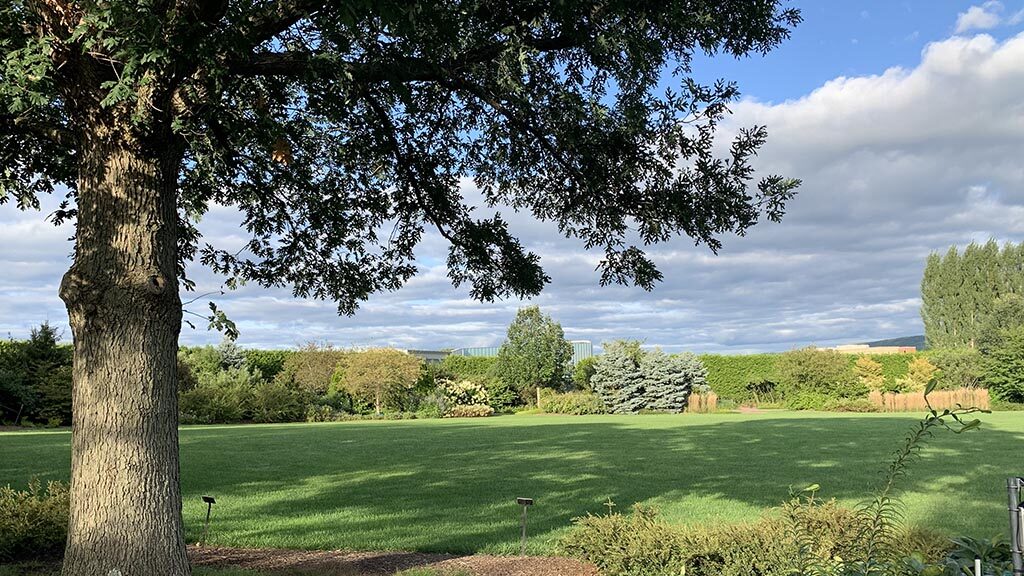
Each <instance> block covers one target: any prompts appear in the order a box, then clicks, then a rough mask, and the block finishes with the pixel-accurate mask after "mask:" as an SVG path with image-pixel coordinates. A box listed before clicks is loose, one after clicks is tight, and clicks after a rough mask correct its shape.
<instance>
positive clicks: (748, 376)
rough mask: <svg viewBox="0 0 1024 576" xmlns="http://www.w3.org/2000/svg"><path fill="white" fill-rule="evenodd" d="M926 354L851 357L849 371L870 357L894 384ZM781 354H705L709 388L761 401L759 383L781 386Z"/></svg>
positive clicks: (740, 399)
mask: <svg viewBox="0 0 1024 576" xmlns="http://www.w3.org/2000/svg"><path fill="white" fill-rule="evenodd" d="M925 354H926V353H924V352H908V353H903V354H849V360H850V370H851V372H852V370H853V365H854V363H855V362H856V361H857V359H858V358H860V357H861V356H868V357H869V358H871V359H872V360H874V361H876V362H878V363H879V364H881V365H882V373H883V374H884V375H885V379H886V380H888V381H895V380H896V379H897V378H902V377H904V376H906V374H907V366H908V365H909V364H910V362H911V361H912V360H913V359H914V358H917V357H918V356H921V355H925ZM780 356H781V355H780V354H742V355H735V356H726V355H721V354H704V355H702V356H701V357H700V360H701V362H703V363H704V366H705V367H706V368H707V369H708V385H709V386H711V389H712V390H713V391H714V392H715V394H718V396H719V397H721V398H727V399H729V400H733V401H736V402H753V401H755V400H758V399H761V400H764V398H763V397H761V394H760V392H759V391H758V390H757V389H756V386H755V385H756V384H760V383H762V382H774V383H778V378H779V376H778V373H777V372H776V365H777V362H778V359H779V357H780Z"/></svg>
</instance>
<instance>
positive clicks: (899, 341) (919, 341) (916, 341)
mask: <svg viewBox="0 0 1024 576" xmlns="http://www.w3.org/2000/svg"><path fill="white" fill-rule="evenodd" d="M864 344H867V345H868V346H913V347H915V348H917V349H918V350H924V347H925V342H924V334H921V335H918V336H902V337H900V338H888V339H886V340H875V341H874V342H864Z"/></svg>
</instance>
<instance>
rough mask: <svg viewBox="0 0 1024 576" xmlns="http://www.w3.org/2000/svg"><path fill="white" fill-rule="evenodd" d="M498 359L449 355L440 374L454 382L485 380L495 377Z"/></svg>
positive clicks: (442, 363) (443, 362) (442, 362)
mask: <svg viewBox="0 0 1024 576" xmlns="http://www.w3.org/2000/svg"><path fill="white" fill-rule="evenodd" d="M497 361H498V359H497V358H494V357H489V356H457V355H454V354H449V355H448V356H445V357H444V360H442V361H441V366H440V370H439V372H441V376H442V377H448V378H449V379H453V380H466V379H468V378H484V377H486V376H493V375H494V365H495V364H496V363H497Z"/></svg>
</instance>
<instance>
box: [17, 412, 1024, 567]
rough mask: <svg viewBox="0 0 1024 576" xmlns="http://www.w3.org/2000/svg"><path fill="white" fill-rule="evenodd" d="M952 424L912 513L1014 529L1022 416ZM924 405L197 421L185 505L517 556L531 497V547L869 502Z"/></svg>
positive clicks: (38, 452)
mask: <svg viewBox="0 0 1024 576" xmlns="http://www.w3.org/2000/svg"><path fill="white" fill-rule="evenodd" d="M983 419H984V421H985V424H984V426H983V428H982V429H981V430H978V431H972V432H970V433H967V434H965V435H963V436H954V435H953V434H940V435H938V436H937V437H936V438H935V439H934V440H933V442H932V443H931V444H930V446H929V447H928V448H927V449H926V450H925V451H924V452H923V454H922V459H921V460H920V461H918V462H917V463H915V464H914V466H913V468H912V470H911V473H910V476H909V478H908V479H907V480H906V482H905V484H904V486H905V487H906V488H907V491H906V492H905V493H904V501H905V503H906V504H907V507H908V511H909V515H908V516H909V520H910V521H913V522H916V523H923V524H927V525H930V526H933V527H935V528H939V529H942V530H945V531H948V532H949V533H951V534H952V533H965V534H972V535H976V536H992V535H994V534H997V533H1002V532H1004V531H1005V528H1004V523H1005V522H1006V502H1005V494H1006V492H1005V478H1006V477H1007V476H1010V475H1013V474H1022V473H1024V450H1022V447H1024V443H1022V441H1024V413H997V414H992V415H985V416H983ZM912 422H913V417H912V416H891V415H874V414H872V415H849V414H822V413H787V412H780V413H763V414H744V415H741V414H715V415H683V416H670V415H652V416H635V417H628V416H619V417H615V416H598V417H548V416H504V417H498V418H486V419H472V420H429V421H428V420H423V421H417V420H412V421H397V422H347V423H329V424H290V425H259V426H255V425H254V426H208V427H185V428H183V429H182V432H181V456H182V482H183V486H184V494H185V507H184V515H185V522H186V525H187V529H188V537H189V540H190V541H195V540H197V539H198V537H199V533H200V529H201V522H202V518H203V513H204V512H205V508H204V505H203V504H202V503H201V502H200V499H199V497H200V496H201V495H203V494H210V495H213V496H216V498H217V502H218V504H217V505H216V506H215V507H214V513H213V525H212V530H211V532H212V536H211V543H213V544H219V545H231V546H246V547H260V546H269V547H285V548H308V549H337V548H342V549H405V550H424V551H446V552H466V551H484V552H498V553H501V552H512V551H517V550H518V545H517V539H518V534H519V509H518V508H517V507H516V506H515V504H514V499H515V497H517V496H529V497H533V498H535V499H536V501H537V504H536V506H534V507H533V508H532V509H531V510H530V533H531V535H532V540H531V548H532V551H533V552H547V551H550V547H551V541H552V539H553V538H555V537H557V536H558V535H559V533H560V532H561V531H563V530H564V529H565V528H566V527H567V526H568V525H569V523H570V519H571V518H573V517H574V516H579V515H582V514H586V513H587V512H595V513H600V512H602V511H603V510H605V508H604V507H603V505H602V503H603V502H605V501H606V500H608V499H609V498H610V499H611V500H613V501H614V502H616V503H617V504H618V505H620V506H623V507H626V506H629V505H630V504H632V503H633V502H645V503H648V504H655V505H657V506H659V507H661V508H662V510H663V511H664V514H665V516H666V517H667V518H668V519H670V520H672V521H676V522H735V521H742V520H746V519H751V518H754V517H756V516H757V515H759V514H760V513H761V512H762V511H764V510H765V509H768V508H770V507H772V506H775V505H777V504H779V503H781V502H782V501H783V500H785V499H786V498H787V497H788V494H789V489H790V487H791V486H794V487H803V486H805V485H807V484H810V483H818V484H820V485H821V486H822V491H821V493H822V495H824V496H829V497H836V498H839V499H840V500H843V501H845V502H849V503H856V502H858V501H860V500H861V499H863V498H864V497H866V496H867V495H868V494H869V491H870V490H871V489H872V488H873V487H874V486H875V485H876V484H877V482H878V480H879V479H880V475H881V474H880V470H881V469H882V467H883V463H884V461H885V460H886V459H887V458H888V455H889V454H890V452H892V451H893V450H894V449H895V448H896V447H897V445H898V443H899V442H900V439H901V438H902V436H903V435H904V433H905V431H906V430H907V429H908V427H909V426H910V425H911V423H912ZM69 440H70V437H69V434H68V433H67V432H49V431H48V432H42V431H40V432H13V433H5V434H0V484H6V483H8V482H10V483H12V484H14V485H15V486H24V485H25V484H26V483H27V482H28V481H29V479H30V478H31V477H33V476H39V477H41V478H44V479H47V478H59V479H66V478H67V476H68V459H69V450H70V448H69Z"/></svg>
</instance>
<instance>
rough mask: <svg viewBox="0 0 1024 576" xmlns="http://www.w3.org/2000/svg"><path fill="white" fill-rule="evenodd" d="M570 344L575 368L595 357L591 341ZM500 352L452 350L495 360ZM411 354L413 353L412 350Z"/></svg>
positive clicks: (485, 348)
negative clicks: (580, 362) (583, 361)
mask: <svg viewBox="0 0 1024 576" xmlns="http://www.w3.org/2000/svg"><path fill="white" fill-rule="evenodd" d="M569 344H572V363H573V365H574V366H575V365H576V363H577V362H579V361H580V360H583V359H585V358H590V357H591V356H593V355H594V344H593V343H592V342H591V341H590V340H570V341H569ZM499 350H501V346H473V347H470V348H456V349H455V350H452V354H453V355H455V356H484V357H488V358H493V357H495V356H497V355H498V351H499ZM410 352H412V351H411V350H410Z"/></svg>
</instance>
